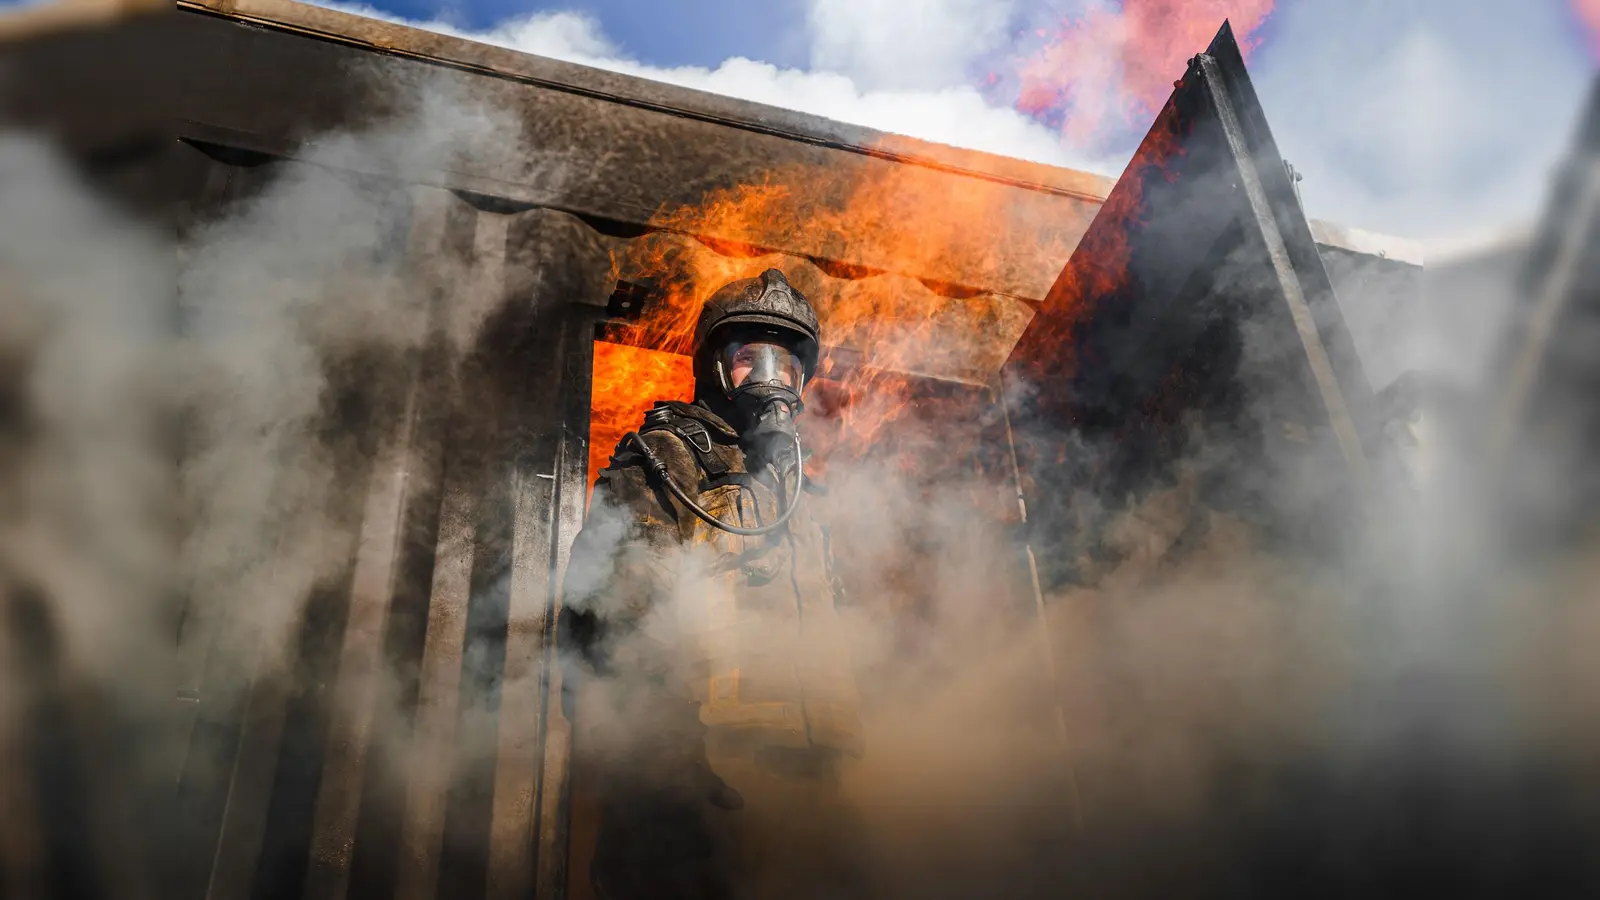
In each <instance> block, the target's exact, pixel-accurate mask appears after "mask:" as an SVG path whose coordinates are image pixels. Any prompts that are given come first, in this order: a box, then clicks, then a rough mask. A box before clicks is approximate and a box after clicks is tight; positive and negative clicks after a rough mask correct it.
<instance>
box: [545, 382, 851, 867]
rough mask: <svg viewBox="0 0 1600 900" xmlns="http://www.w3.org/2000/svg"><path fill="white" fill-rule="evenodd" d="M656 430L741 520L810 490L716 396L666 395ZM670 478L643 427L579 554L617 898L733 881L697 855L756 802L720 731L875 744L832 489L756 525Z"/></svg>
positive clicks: (601, 488) (605, 849)
mask: <svg viewBox="0 0 1600 900" xmlns="http://www.w3.org/2000/svg"><path fill="white" fill-rule="evenodd" d="M639 437H640V439H641V440H643V441H644V442H646V443H647V444H648V445H649V447H650V450H651V451H652V454H653V455H654V456H655V457H656V458H657V459H659V460H660V461H661V462H663V463H665V464H666V467H667V470H668V472H669V474H670V476H671V477H672V479H673V480H674V481H676V483H677V484H678V485H679V486H681V487H682V488H683V489H684V490H685V491H687V492H688V493H689V494H690V495H691V496H692V497H695V498H697V502H698V504H699V505H700V506H701V507H703V508H704V509H705V510H706V511H707V512H709V513H711V514H712V515H714V516H716V517H717V518H719V519H720V520H722V521H724V522H727V523H728V524H732V525H739V526H743V527H751V526H758V525H763V524H766V523H769V522H772V521H774V520H775V519H776V518H777V517H778V515H779V513H780V512H781V510H780V505H781V503H782V502H783V498H786V497H787V496H789V495H790V494H791V493H792V491H793V487H792V483H791V485H790V486H787V488H780V486H779V485H776V484H775V483H774V482H773V480H772V478H771V476H770V475H760V476H758V475H757V474H752V473H750V472H748V471H747V470H746V465H745V454H744V452H743V450H742V449H741V447H740V437H739V434H738V433H737V432H736V431H735V430H734V429H733V428H731V427H730V426H729V425H728V424H727V423H726V422H725V421H724V420H723V419H722V418H720V417H719V416H717V415H716V414H715V413H713V412H711V411H710V409H708V408H707V407H706V406H705V405H703V404H699V403H696V404H689V403H680V402H661V403H658V404H656V406H655V407H654V408H653V409H652V410H651V411H650V412H649V413H648V414H647V416H646V419H645V424H644V426H643V427H642V428H641V429H640V431H639ZM656 482H657V479H656V477H655V476H654V475H653V473H652V472H651V471H650V466H649V465H648V464H647V457H646V455H645V454H644V453H643V452H642V451H641V450H640V449H639V448H637V447H636V446H633V445H632V443H631V441H630V440H629V439H625V440H624V441H623V443H622V444H620V445H619V446H618V447H617V449H616V452H615V453H614V455H613V456H612V459H611V464H610V465H609V466H608V467H607V468H606V469H604V470H603V471H602V472H601V473H600V477H599V480H598V482H597V483H596V485H595V490H594V495H593V497H592V500H591V503H590V513H589V518H588V520H587V521H586V523H585V525H584V529H583V531H582V532H581V533H580V534H579V536H578V538H577V542H576V544H575V546H574V548H573V556H572V564H571V566H570V567H569V576H568V602H569V604H570V605H572V606H573V607H574V608H575V610H576V611H578V612H579V614H580V618H581V626H580V628H579V629H578V630H579V631H580V632H581V633H582V634H581V643H582V644H583V646H584V648H585V651H586V658H587V659H588V660H589V662H590V666H591V667H592V670H593V671H592V673H591V677H593V678H594V680H596V681H597V682H598V683H599V684H600V685H601V686H602V687H603V688H604V693H605V695H606V696H607V698H608V702H609V703H610V709H609V710H608V711H607V712H606V713H604V714H603V716H602V719H603V720H602V722H601V723H600V725H599V727H601V728H602V729H603V730H605V731H606V732H607V734H604V735H602V736H601V737H600V738H599V739H598V744H599V747H600V749H599V751H598V752H599V754H600V768H601V769H602V772H600V773H598V774H599V777H600V783H601V786H602V793H604V794H605V795H606V796H605V797H602V807H603V809H602V820H603V822H604V821H605V820H606V817H607V816H608V812H607V808H609V811H610V812H609V814H610V815H611V816H613V817H618V818H617V819H616V820H615V821H611V822H610V823H608V824H603V828H602V834H601V836H600V844H599V846H598V847H597V851H596V857H595V873H594V874H595V880H596V884H597V887H599V888H600V889H601V890H602V892H603V893H605V894H607V895H608V896H611V897H613V898H622V897H631V896H655V897H663V898H665V897H673V896H699V897H715V896H719V895H725V889H726V886H725V885H717V884H711V883H707V881H706V879H707V878H708V877H711V876H708V875H707V874H706V872H705V871H703V870H696V869H695V867H694V866H688V867H685V866H682V865H679V863H681V862H682V860H684V859H685V858H690V859H692V858H695V857H705V856H707V855H709V854H710V853H711V852H712V848H711V846H710V841H711V838H710V836H709V835H708V833H707V832H706V830H705V829H704V828H703V827H702V818H703V816H704V815H705V813H706V809H705V807H706V806H707V804H710V805H713V806H723V807H725V808H727V807H731V806H735V805H737V802H738V801H737V795H734V797H733V798H732V799H730V798H729V796H728V795H730V794H732V793H733V792H732V791H730V790H729V789H728V788H727V787H726V786H725V785H724V784H723V783H722V782H721V780H720V779H719V778H717V777H716V776H715V775H713V774H711V773H710V772H709V770H708V763H707V761H706V757H705V745H706V740H707V738H710V739H711V740H712V741H713V742H714V743H715V744H717V745H718V746H748V747H754V748H756V749H757V750H758V751H759V750H760V749H762V748H777V749H781V750H786V751H791V752H793V751H798V752H799V753H801V754H805V753H816V754H819V755H826V754H845V755H852V756H853V755H859V753H860V752H861V749H862V734H861V725H860V718H859V709H858V699H857V694H856V688H855V683H854V680H853V676H852V671H851V666H850V659H849V653H848V647H847V644H846V641H845V639H844V638H845V635H844V634H843V632H842V628H841V626H840V620H839V614H838V610H837V604H838V603H839V601H840V600H841V599H842V590H841V588H840V585H839V582H838V579H837V577H836V574H835V571H834V567H833V560H832V548H831V547H830V545H829V534H828V531H827V529H826V528H824V527H823V526H822V525H821V524H820V523H819V522H818V521H817V519H816V518H815V517H814V516H813V515H812V507H811V503H812V498H811V497H810V496H808V494H816V493H819V492H820V489H819V488H816V487H814V486H813V487H811V488H810V489H809V490H808V491H807V492H804V493H801V494H800V495H799V497H798V499H797V500H796V501H795V502H796V504H797V508H796V509H795V511H794V513H793V514H792V516H791V517H790V518H789V520H788V523H787V525H786V526H785V527H783V528H781V529H779V530H777V531H775V532H773V533H771V534H768V535H764V536H758V537H744V536H738V535H733V534H728V533H726V532H724V531H722V530H720V529H717V528H715V527H713V526H711V525H708V524H707V523H705V522H704V521H702V520H701V519H699V518H698V517H696V516H695V515H693V514H692V513H691V512H690V511H689V510H687V509H686V508H685V507H684V506H683V505H682V504H681V503H680V502H679V501H678V500H677V498H675V497H673V496H672V495H671V494H670V493H669V492H668V491H667V490H665V489H664V488H663V486H662V485H661V484H659V483H656ZM780 490H782V493H781V494H780ZM641 798H643V799H641ZM735 815H737V814H735ZM647 882H648V883H647Z"/></svg>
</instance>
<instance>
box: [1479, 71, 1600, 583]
mask: <svg viewBox="0 0 1600 900" xmlns="http://www.w3.org/2000/svg"><path fill="white" fill-rule="evenodd" d="M1522 263H1523V270H1522V272H1521V278H1520V279H1519V283H1518V284H1517V285H1516V292H1515V294H1514V296H1513V298H1512V307H1511V311H1510V316H1509V319H1508V321H1507V323H1506V324H1507V328H1506V332H1505V335H1504V337H1503V339H1502V343H1501V345H1500V347H1499V348H1498V351H1499V352H1498V355H1497V357H1496V358H1495V361H1496V362H1497V363H1498V365H1497V366H1494V367H1492V368H1491V370H1490V371H1491V372H1492V373H1493V374H1492V375H1491V377H1492V378H1494V379H1495V380H1494V381H1492V382H1491V383H1490V384H1489V385H1488V386H1487V387H1488V399H1489V403H1488V404H1486V405H1487V406H1489V408H1490V409H1492V414H1491V415H1490V416H1488V417H1486V418H1487V423H1486V424H1487V425H1488V428H1487V429H1486V431H1487V433H1486V434H1485V435H1484V440H1483V441H1482V442H1481V443H1482V445H1483V446H1485V447H1486V448H1487V450H1488V452H1489V458H1488V460H1487V462H1488V464H1489V466H1490V467H1491V468H1490V470H1489V472H1488V473H1487V475H1488V477H1490V478H1492V479H1494V481H1495V482H1497V483H1498V485H1499V489H1500V492H1501V496H1500V501H1501V517H1500V520H1501V527H1502V529H1503V534H1504V535H1505V536H1506V538H1507V540H1508V543H1509V545H1510V546H1511V547H1512V548H1515V549H1518V550H1519V551H1523V552H1527V551H1534V552H1550V551H1558V550H1568V549H1571V548H1572V546H1573V543H1572V542H1573V540H1574V539H1580V540H1581V538H1582V536H1583V535H1584V534H1585V533H1586V532H1587V530H1588V529H1589V528H1590V527H1592V523H1593V522H1594V514H1593V512H1592V510H1593V509H1594V508H1595V501H1596V499H1597V498H1600V465H1596V464H1595V462H1594V461H1595V460H1597V459H1600V402H1597V401H1596V398H1597V397H1600V357H1597V356H1596V354H1595V351H1594V348H1595V346H1596V341H1597V339H1600V79H1597V80H1596V82H1595V83H1594V85H1593V86H1592V87H1591V89H1590V94H1589V100H1588V106H1587V108H1586V110H1585V111H1584V117H1583V120H1582V121H1581V122H1580V124H1579V127H1578V129H1577V134H1576V140H1575V142H1574V145H1573V147H1572V149H1571V150H1569V151H1568V154H1567V158H1566V160H1565V161H1564V162H1563V163H1562V165H1561V166H1560V167H1559V168H1558V169H1557V171H1556V173H1555V179H1554V183H1553V185H1552V187H1551V190H1550V195H1549V199H1548V201H1547V203H1546V205H1545V209H1544V211H1543V213H1542V215H1541V217H1540V221H1539V224H1538V229H1537V231H1536V232H1535V233H1534V239H1533V243H1532V245H1531V246H1530V247H1529V248H1528V251H1527V254H1526V256H1525V258H1524V259H1523V261H1522ZM1462 424H1463V425H1473V424H1477V425H1480V427H1481V425H1482V424H1484V423H1483V422H1464V423H1462Z"/></svg>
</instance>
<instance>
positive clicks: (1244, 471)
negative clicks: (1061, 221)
mask: <svg viewBox="0 0 1600 900" xmlns="http://www.w3.org/2000/svg"><path fill="white" fill-rule="evenodd" d="M1003 376H1004V378H1005V382H1006V394H1007V408H1008V413H1009V415H1010V419H1011V425H1012V430H1013V436H1014V441H1015V445H1016V451H1017V467H1018V480H1019V483H1020V487H1021V492H1022V496H1023V500H1024V503H1025V506H1026V514H1027V519H1028V525H1027V536H1028V541H1029V543H1030V545H1031V548H1032V550H1033V551H1034V553H1035V554H1036V556H1037V559H1038V564H1039V575H1040V579H1041V583H1042V584H1041V586H1042V587H1043V588H1044V589H1045V590H1050V589H1051V588H1054V587H1059V586H1062V585H1066V584H1073V583H1079V584H1081V583H1087V582H1090V581H1093V580H1094V579H1095V578H1096V577H1097V576H1096V573H1097V572H1098V571H1100V570H1101V569H1102V568H1103V567H1104V565H1106V564H1110V563H1114V562H1115V561H1116V557H1117V556H1118V555H1119V552H1120V551H1119V550H1118V549H1117V548H1116V547H1115V546H1113V544H1112V543H1111V542H1110V541H1108V540H1106V539H1105V537H1104V525H1105V524H1106V523H1107V522H1108V521H1110V518H1111V517H1112V516H1114V515H1116V514H1117V512H1118V511H1119V510H1123V509H1126V508H1128V507H1129V506H1130V505H1131V504H1135V503H1137V502H1138V501H1139V500H1140V498H1142V497H1144V496H1147V495H1149V494H1150V493H1151V492H1152V491H1156V490H1161V489H1163V488H1166V487H1174V486H1180V485H1183V486H1187V487H1188V488H1192V490H1193V493H1192V494H1190V495H1189V496H1193V497H1195V498H1197V499H1198V501H1199V503H1198V505H1197V506H1196V508H1197V509H1198V508H1209V509H1221V510H1224V511H1226V512H1227V513H1229V514H1231V515H1237V516H1241V517H1243V518H1244V519H1246V520H1248V521H1252V522H1254V523H1257V524H1259V525H1261V526H1263V527H1262V532H1263V533H1266V534H1270V535H1274V536H1278V537H1283V538H1285V539H1287V540H1290V541H1296V546H1306V545H1305V544H1303V543H1300V540H1301V539H1303V538H1305V537H1307V536H1314V537H1319V538H1326V537H1333V536H1335V535H1337V534H1339V533H1340V532H1341V529H1339V528H1337V527H1333V526H1336V523H1337V522H1338V521H1339V520H1341V519H1342V518H1343V517H1344V516H1345V515H1347V514H1348V513H1349V512H1351V511H1352V510H1353V507H1354V504H1353V503H1352V500H1353V499H1354V498H1358V497H1360V496H1361V495H1362V494H1364V493H1365V492H1366V491H1367V490H1368V483H1369V480H1370V474H1369V463H1368V447H1367V442H1368V441H1369V439H1370V436H1371V435H1372V429H1371V427H1370V423H1369V422H1368V416H1369V410H1370V409H1371V408H1372V406H1373V401H1372V392H1371V388H1370V386H1369V384H1368V383H1367V380H1366V376H1365V374H1364V373H1363V371H1362V368H1361V365H1360V362H1359V360H1358V358H1357V356H1356V353H1355V348H1354V345H1353V343H1352V340H1351V337H1350V334H1349V331H1348V329H1347V328H1346V326H1345V323H1344V320H1343V318H1342V316H1341V314H1340V312H1339V309H1338V306H1337V304H1336V302H1335V299H1334V294H1333V288H1332V285H1331V284H1330V282H1329V280H1328V275H1327V272H1326V271H1325V269H1324V268H1323V263H1322V259H1321V257H1320V256H1319V254H1318V251H1317V247H1316V244H1315V242H1314V240H1313V238H1312V234H1311V229H1310V226H1309V224H1308V222H1307V220H1306V217H1305V214H1304V212H1303V210H1302V209H1301V206H1300V201H1299V197H1298V196H1297V194H1296V192H1295V189H1294V186H1293V183H1292V182H1291V180H1290V174H1289V172H1288V170H1287V168H1286V166H1285V164H1284V161H1283V160H1282V158H1281V157H1280V156H1279V154H1278V150H1277V146H1276V144H1275V143H1274V142H1273V139H1272V134H1271V132H1270V130H1269V129H1268V127H1267V123H1266V118H1265V116H1264V115H1263V113H1262V110H1261V105H1260V102H1259V100H1258V99H1257V97H1256V94H1255V90H1254V89H1253V88H1252V86H1251V84H1250V79H1249V76H1248V74H1247V73H1246V72H1245V67H1244V61H1243V58H1242V57H1241V56H1240V53H1239V48H1238V44H1237V43H1236V42H1235V40H1234V36H1233V32H1232V29H1231V27H1230V26H1229V25H1228V24H1227V23H1224V24H1223V26H1222V29H1221V30H1220V31H1219V32H1218V33H1217V36H1216V38H1215V39H1214V40H1213V41H1212V42H1211V46H1210V47H1208V48H1207V50H1206V52H1205V53H1204V54H1201V55H1199V56H1196V57H1194V58H1193V59H1191V60H1190V61H1189V65H1188V68H1187V70H1186V71H1185V72H1184V73H1183V77H1182V79H1181V80H1179V81H1178V82H1176V84H1175V90H1174V91H1173V93H1172V96H1171V97H1170V98H1169V99H1168V101H1167V103H1166V105H1165V107H1164V108H1163V109H1162V111H1161V113H1160V115H1159V116H1158V117H1157V119H1156V121H1155V124H1154V126H1153V127H1152V128H1151V129H1150V132H1149V133H1148V134H1147V135H1146V136H1145V138H1144V141H1143V142H1142V143H1141V145H1140V146H1139V149H1138V151H1137V153H1136V154H1135V155H1134V158H1133V161H1132V162H1131V163H1130V164H1129V166H1128V168H1127V170H1126V171H1125V172H1124V173H1123V175H1122V177H1121V179H1120V180H1119V181H1118V182H1117V184H1116V186H1115V188H1114V189H1113V190H1112V192H1111V194H1110V196H1109V197H1108V198H1107V200H1106V202H1105V204H1104V206H1103V207H1102V209H1101V211H1100V213H1099V214H1098V215H1097V216H1096V218H1095V220H1094V221H1093V223H1092V224H1091V225H1090V227H1089V230H1088V232H1087V233H1086V234H1085V235H1084V237H1083V240H1082V242H1081V243H1080V244H1079V245H1078V248H1077V250H1076V251H1075V252H1074V254H1073V256H1072V258H1071V260H1070V261H1069V262H1068V264H1067V266H1066V268H1065V269H1063V270H1062V272H1061V274H1060V276H1059V277H1058V278H1057V280H1056V282H1055V284H1054V286H1053V287H1052V289H1051V291H1050V293H1049V295H1048V296H1047V297H1046V299H1045V302H1044V303H1043V304H1042V306H1041V308H1040V309H1039V311H1038V313H1037V315H1036V316H1035V318H1034V319H1033V320H1032V322H1030V324H1029V326H1028V328H1027V330H1026V331H1025V332H1024V334H1023V336H1022V338H1021V339H1020V340H1019V341H1018V343H1017V346H1016V348H1015V349H1014V350H1013V352H1012V354H1011V356H1010V358H1009V359H1008V361H1007V363H1006V366H1005V368H1004V369H1003ZM1190 515H1191V521H1190V525H1189V526H1188V527H1189V528H1193V527H1196V525H1195V523H1196V522H1199V521H1200V519H1199V518H1196V517H1193V516H1192V514H1190ZM1178 530H1179V531H1182V530H1183V528H1181V527H1180V528H1179V529H1178Z"/></svg>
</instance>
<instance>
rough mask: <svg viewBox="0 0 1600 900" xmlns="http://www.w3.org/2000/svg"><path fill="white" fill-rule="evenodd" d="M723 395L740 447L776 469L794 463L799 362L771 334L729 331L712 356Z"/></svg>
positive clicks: (801, 374)
mask: <svg viewBox="0 0 1600 900" xmlns="http://www.w3.org/2000/svg"><path fill="white" fill-rule="evenodd" d="M716 366H717V377H718V380H719V381H720V382H721V386H722V390H723V393H724V394H726V395H727V397H728V399H729V400H730V401H731V402H732V403H733V406H734V408H735V409H737V410H738V411H739V414H740V416H741V417H742V418H743V420H744V421H743V422H741V423H740V424H741V425H742V426H743V427H742V428H741V429H740V431H741V433H742V435H743V437H744V443H745V447H746V451H747V452H749V453H751V454H753V455H755V456H756V457H757V462H758V464H760V463H765V464H771V465H773V466H775V467H776V468H777V469H778V470H779V471H780V472H781V471H785V470H787V469H788V468H789V467H790V466H792V465H794V463H795V462H796V460H794V459H793V458H792V457H793V453H794V445H795V441H796V433H797V429H796V425H795V416H796V415H798V414H799V412H800V410H801V409H802V408H803V404H802V402H801V400H800V394H801V391H803V390H804V389H805V364H804V361H803V360H802V359H801V358H800V355H799V354H798V353H796V352H795V350H794V349H793V347H791V346H790V344H789V343H788V342H787V341H785V339H784V337H783V336H782V335H780V334H777V333H772V332H754V333H752V332H745V333H743V334H734V335H731V336H730V338H729V340H728V341H727V342H726V343H725V344H724V345H723V346H722V348H721V349H720V350H719V351H718V353H717V357H716Z"/></svg>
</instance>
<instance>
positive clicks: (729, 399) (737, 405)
mask: <svg viewBox="0 0 1600 900" xmlns="http://www.w3.org/2000/svg"><path fill="white" fill-rule="evenodd" d="M818 337H819V334H818V329H817V314H816V313H815V312H814V311H812V309H811V304H809V303H807V302H806V298H805V296H804V295H803V294H801V293H800V292H799V291H797V290H795V289H794V286H793V285H791V284H789V280H788V279H787V278H784V277H783V273H782V272H780V271H778V270H777V269H768V270H766V271H765V272H762V273H761V274H760V275H759V276H757V277H755V278H741V279H739V280H738V281H734V282H730V283H728V284H725V285H723V286H722V287H720V288H718V289H717V291H716V293H714V294H712V295H711V297H710V298H709V299H707V300H706V303H705V306H704V307H703V308H702V309H701V310H700V320H699V322H698V323H697V324H696V326H695V330H694V380H695V399H696V400H697V401H699V402H700V403H701V404H703V405H704V406H706V407H707V408H708V409H710V410H711V411H712V412H714V413H716V414H717V415H719V416H721V417H722V418H723V420H724V421H726V422H727V423H728V424H729V425H731V426H733V427H734V429H735V430H737V431H739V432H741V433H746V432H749V433H751V434H755V433H756V432H752V431H751V429H755V428H756V426H757V424H758V422H759V421H760V420H761V419H762V418H763V417H764V416H765V417H767V418H768V419H771V417H772V416H773V415H775V414H776V415H778V417H779V418H782V419H784V420H785V423H784V424H783V427H784V428H790V427H791V425H792V422H789V421H788V420H789V417H792V416H793V414H795V413H798V412H799V411H800V410H801V408H802V406H803V404H802V402H801V399H800V392H801V391H802V390H804V388H805V384H806V383H807V382H809V381H810V380H811V376H812V375H813V374H814V373H815V372H816V370H817V355H818V352H819V346H820V344H819V341H818ZM741 366H743V371H744V374H741V373H740V369H741ZM775 402H776V403H777V404H778V405H779V406H781V407H783V411H782V412H781V414H777V413H774V410H775V409H776V407H774V406H773V405H772V404H773V403H775ZM768 424H769V425H770V424H772V423H771V422H770V421H769V423H768ZM785 433H787V434H791V435H792V433H793V432H792V431H787V432H785ZM786 440H787V439H786Z"/></svg>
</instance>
